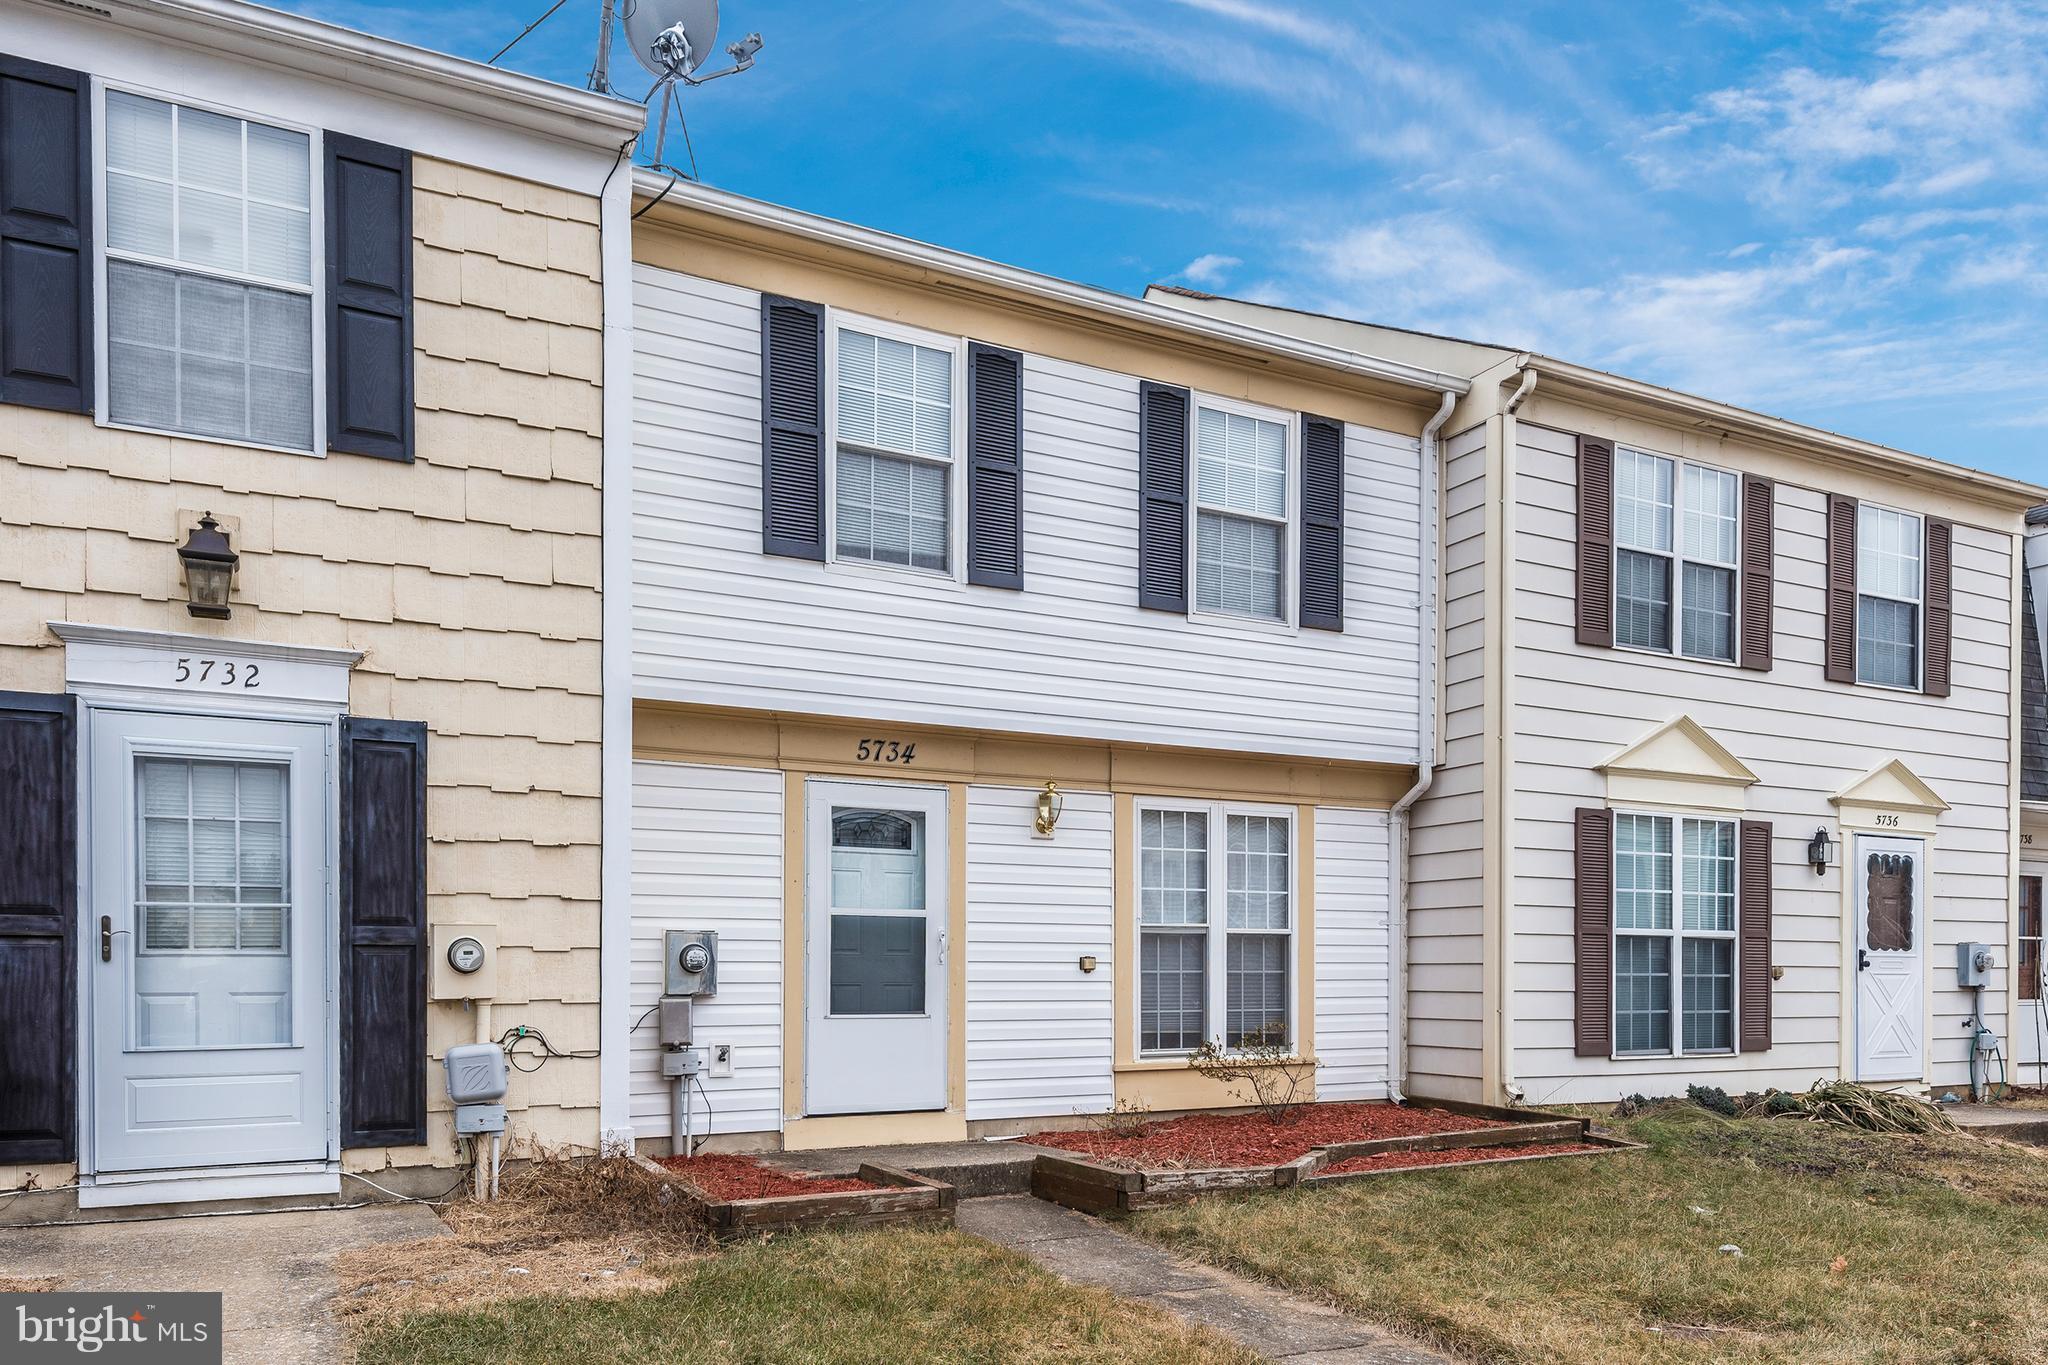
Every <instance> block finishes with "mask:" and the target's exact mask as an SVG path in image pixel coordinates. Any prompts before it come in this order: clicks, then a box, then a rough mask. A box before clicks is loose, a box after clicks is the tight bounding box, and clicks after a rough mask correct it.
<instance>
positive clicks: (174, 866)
mask: <svg viewBox="0 0 2048 1365" xmlns="http://www.w3.org/2000/svg"><path fill="white" fill-rule="evenodd" d="M286 771H287V770H286V768H285V766H284V765H283V764H278V763H225V762H213V761H202V760H197V759H185V758H142V759H138V760H137V761H136V806H137V818H138V819H139V820H140V821H141V826H142V828H141V838H140V840H139V841H138V847H139V849H140V853H139V856H138V858H137V864H138V865H137V868H136V879H137V883H138V885H137V893H138V895H137V905H136V909H137V911H138V913H137V915H136V919H137V921H138V923H139V925H140V929H141V936H142V943H141V945H140V946H141V950H142V951H143V952H145V953H166V952H197V953H282V952H286V951H288V937H289V934H290V922H289V921H290V904H291V902H290V887H289V885H288V883H287V879H286V867H287V866H288V864H287V863H286V861H285V776H286Z"/></svg>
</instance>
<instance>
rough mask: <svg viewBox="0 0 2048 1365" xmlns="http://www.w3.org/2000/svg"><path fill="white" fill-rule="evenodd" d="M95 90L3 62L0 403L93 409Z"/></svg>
mask: <svg viewBox="0 0 2048 1365" xmlns="http://www.w3.org/2000/svg"><path fill="white" fill-rule="evenodd" d="M92 179H93V177H92V83H91V82H90V81H89V80H87V78H86V77H85V75H84V73H83V72H78V71H66V70H64V69H63V68H62V67H55V66H44V65H43V64H42V63H41V62H29V61H23V60H22V59H20V58H19V57H8V56H4V55H0V403H19V404H22V405H24V406H26V407H32V408H55V409H57V410H58V411H60V412H91V411H92V410H93V386H92V381H93V361H92V274H93V271H92Z"/></svg>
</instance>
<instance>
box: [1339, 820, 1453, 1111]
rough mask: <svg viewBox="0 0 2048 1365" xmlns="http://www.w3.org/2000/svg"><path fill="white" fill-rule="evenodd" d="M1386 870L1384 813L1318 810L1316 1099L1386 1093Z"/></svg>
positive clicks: (1389, 972)
mask: <svg viewBox="0 0 2048 1365" xmlns="http://www.w3.org/2000/svg"><path fill="white" fill-rule="evenodd" d="M1388 870H1389V868H1388V862H1387V815H1386V812H1385V811H1377V810H1356V809H1353V808H1350V807H1339V806H1322V807H1318V808H1317V810H1316V838H1315V890H1316V923H1315V939H1316V942H1315V959H1316V979H1315V1006H1316V1032H1315V1050H1316V1060H1317V1061H1318V1062H1320V1063H1321V1065H1320V1066H1319V1067H1318V1068H1317V1070H1316V1098H1318V1099H1323V1100H1372V1099H1384V1098H1385V1097H1386V1095H1387V1093H1388V1085H1389V1082H1390V1080H1391V1072H1390V1070H1389V1067H1388V1056H1387V1049H1388V1046H1389V1044H1388V1039H1389V1037H1390V1036H1391V1034H1390V1027H1389V1026H1390V1019H1389V1016H1388V1007H1389V1003H1390V1001H1391V1000H1392V998H1393V990H1392V986H1393V967H1392V958H1391V956H1390V953H1389V935H1390V934H1391V933H1392V928H1391V923H1392V904H1393V902H1392V887H1391V883H1390V882H1389V879H1388ZM1430 1093H1433V1094H1438V1095H1441V1094H1442V1093H1443V1092H1442V1091H1441V1090H1435V1091H1431V1092H1430Z"/></svg>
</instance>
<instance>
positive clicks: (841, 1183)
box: [660, 1152, 882, 1202]
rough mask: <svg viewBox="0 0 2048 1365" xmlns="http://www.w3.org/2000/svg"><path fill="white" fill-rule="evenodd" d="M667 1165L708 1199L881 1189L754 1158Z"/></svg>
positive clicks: (668, 1160) (723, 1156) (674, 1160)
mask: <svg viewBox="0 0 2048 1365" xmlns="http://www.w3.org/2000/svg"><path fill="white" fill-rule="evenodd" d="M660 1162H661V1164H662V1165H663V1166H666V1167H667V1168H668V1169H669V1170H671V1171H674V1172H675V1173H676V1174H677V1175H679V1176H681V1177H682V1178H683V1179H685V1180H687V1181H689V1182H690V1184H692V1185H694V1186H696V1188H697V1192H698V1193H699V1194H701V1195H703V1196H704V1197H705V1198H706V1199H710V1200H715V1201H718V1202H725V1201H729V1200H734V1199H775V1198H780V1197H781V1196H783V1195H790V1194H848V1193H851V1192H853V1191H855V1190H878V1189H881V1188H882V1187H881V1186H880V1185H875V1184H871V1183H869V1182H868V1181H865V1180H861V1179H858V1178H856V1177H853V1176H825V1175H811V1174H809V1173H808V1172H803V1171H785V1170H782V1169H780V1168H778V1167H775V1166H770V1165H768V1164H767V1163H766V1162H764V1161H760V1160H757V1159H756V1158H754V1157H750V1156H740V1155H738V1154H735V1153H730V1152H706V1153H704V1154H702V1155H699V1156H690V1157H682V1156H665V1157H662V1158H660Z"/></svg>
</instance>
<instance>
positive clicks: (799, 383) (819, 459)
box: [761, 294, 825, 559]
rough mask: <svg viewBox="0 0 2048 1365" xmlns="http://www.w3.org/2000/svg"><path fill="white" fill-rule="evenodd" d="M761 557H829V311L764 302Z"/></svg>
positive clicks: (772, 298)
mask: <svg viewBox="0 0 2048 1365" xmlns="http://www.w3.org/2000/svg"><path fill="white" fill-rule="evenodd" d="M761 549H762V551H763V552H765V553H767V554H771V555H792V556H794V557H796V558H798V559H823V558H824V557H825V309H824V308H823V306H821V305H819V304H815V303H805V302H803V301H802V300H801V299H785V298H779V297H777V296H776V295H773V294H763V295H762V296H761Z"/></svg>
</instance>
